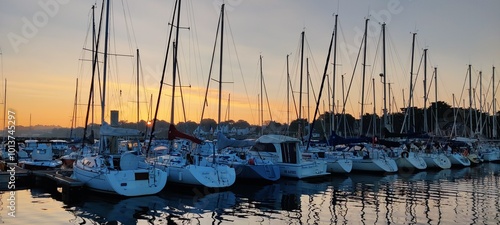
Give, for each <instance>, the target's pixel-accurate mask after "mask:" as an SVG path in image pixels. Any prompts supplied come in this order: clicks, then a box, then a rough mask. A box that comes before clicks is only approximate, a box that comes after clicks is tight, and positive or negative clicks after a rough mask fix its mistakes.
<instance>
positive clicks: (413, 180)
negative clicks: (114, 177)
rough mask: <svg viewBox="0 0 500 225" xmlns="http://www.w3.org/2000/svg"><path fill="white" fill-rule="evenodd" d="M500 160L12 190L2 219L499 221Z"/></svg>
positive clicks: (69, 221) (68, 221)
mask: <svg viewBox="0 0 500 225" xmlns="http://www.w3.org/2000/svg"><path fill="white" fill-rule="evenodd" d="M499 172H500V164H493V163H485V164H482V165H479V166H477V167H471V168H463V169H451V170H443V171H424V172H419V173H412V174H407V173H398V174H393V175H385V176H376V175H365V174H359V173H355V174H349V175H347V176H339V175H333V176H329V177H326V178H324V179H319V180H312V181H302V180H281V181H279V182H276V183H273V184H248V183H237V184H235V185H234V186H233V187H231V188H229V189H227V190H219V191H218V190H206V189H202V188H197V189H196V188H189V187H184V188H182V187H175V186H167V187H166V188H165V189H164V190H163V192H162V193H160V194H158V195H154V196H146V197H137V198H123V199H117V198H114V197H111V196H107V195H99V194H95V193H93V192H87V191H84V192H82V193H79V195H78V196H79V199H74V198H73V199H69V200H67V199H66V198H64V201H63V197H62V194H61V193H60V191H61V190H52V191H51V190H49V189H45V188H43V187H37V188H30V189H26V190H18V191H16V193H15V194H16V195H15V196H16V199H17V200H16V214H15V215H16V217H15V218H12V217H10V216H9V215H8V213H9V212H10V210H9V209H8V208H7V207H6V206H7V205H6V204H8V199H7V198H8V197H9V193H8V192H2V194H1V199H2V207H1V210H0V212H1V215H0V220H1V222H2V223H4V224H37V225H41V224H273V225H277V224H500V208H499V205H500V194H499V192H500V191H499V190H500V179H499Z"/></svg>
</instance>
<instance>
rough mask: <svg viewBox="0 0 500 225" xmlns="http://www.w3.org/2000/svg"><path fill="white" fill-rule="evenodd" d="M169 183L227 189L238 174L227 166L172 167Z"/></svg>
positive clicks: (170, 168)
mask: <svg viewBox="0 0 500 225" xmlns="http://www.w3.org/2000/svg"><path fill="white" fill-rule="evenodd" d="M168 168H169V170H170V171H169V178H168V179H169V182H173V183H178V184H185V185H195V186H205V187H209V188H225V187H229V186H231V185H233V184H234V182H235V181H236V172H235V170H234V168H230V167H228V166H225V165H218V166H216V167H215V168H214V167H211V166H197V165H186V166H182V167H174V166H170V167H168Z"/></svg>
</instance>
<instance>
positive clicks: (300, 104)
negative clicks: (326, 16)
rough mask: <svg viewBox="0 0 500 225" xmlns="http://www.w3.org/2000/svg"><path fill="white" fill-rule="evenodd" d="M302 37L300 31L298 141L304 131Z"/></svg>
mask: <svg viewBox="0 0 500 225" xmlns="http://www.w3.org/2000/svg"><path fill="white" fill-rule="evenodd" d="M304 35H305V31H302V33H301V45H300V46H301V50H300V83H299V85H300V87H299V117H298V119H299V129H298V137H299V138H300V140H302V129H304V124H303V120H302V81H303V79H304V78H303V74H302V72H303V71H304Z"/></svg>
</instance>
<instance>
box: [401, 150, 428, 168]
mask: <svg viewBox="0 0 500 225" xmlns="http://www.w3.org/2000/svg"><path fill="white" fill-rule="evenodd" d="M404 153H406V154H401V157H399V158H397V159H396V164H397V165H398V168H399V169H402V168H407V169H416V170H425V169H426V168H427V163H425V160H424V159H423V158H422V157H420V156H419V155H418V154H415V152H404Z"/></svg>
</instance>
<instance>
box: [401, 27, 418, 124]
mask: <svg viewBox="0 0 500 225" xmlns="http://www.w3.org/2000/svg"><path fill="white" fill-rule="evenodd" d="M416 35H417V33H413V38H412V43H411V65H410V91H409V92H410V93H409V94H408V96H409V97H408V107H407V108H406V113H405V122H404V123H403V124H405V123H406V119H407V118H408V121H407V122H408V124H406V126H407V127H406V130H407V132H408V133H409V132H412V131H414V128H415V124H414V122H415V118H414V116H415V113H411V112H410V111H412V110H413V107H412V106H413V104H412V102H413V61H414V57H415V36H416ZM403 91H404V90H403ZM403 96H404V94H403ZM404 127H405V126H402V127H401V133H402V130H403V128H404Z"/></svg>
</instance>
